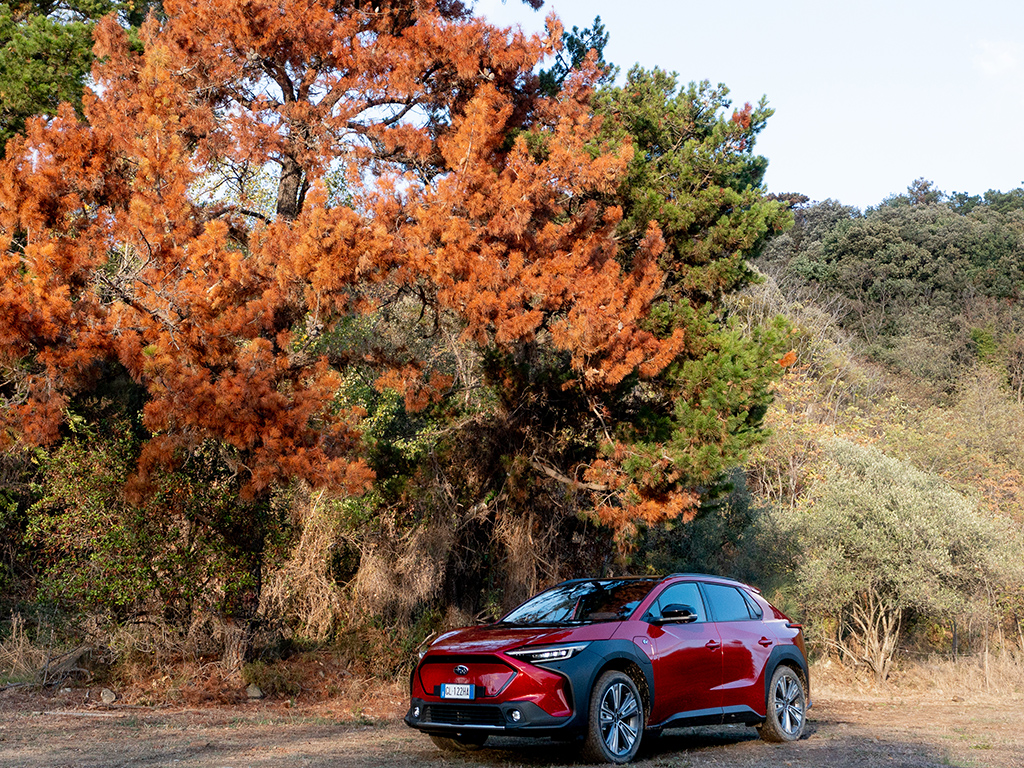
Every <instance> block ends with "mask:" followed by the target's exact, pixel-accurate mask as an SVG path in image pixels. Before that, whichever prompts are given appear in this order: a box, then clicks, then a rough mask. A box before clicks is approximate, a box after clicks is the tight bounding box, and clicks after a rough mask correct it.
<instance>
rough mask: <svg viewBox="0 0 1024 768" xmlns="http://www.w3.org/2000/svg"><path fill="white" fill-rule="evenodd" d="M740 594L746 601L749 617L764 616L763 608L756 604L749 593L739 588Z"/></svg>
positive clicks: (757, 617)
mask: <svg viewBox="0 0 1024 768" xmlns="http://www.w3.org/2000/svg"><path fill="white" fill-rule="evenodd" d="M740 594H741V595H743V599H744V600H746V601H747V610H749V611H750V617H751V618H752V619H760V618H761V617H762V616H764V610H763V609H762V608H761V606H760V605H758V604H757V601H756V600H755V599H754V598H752V597H751V596H750V594H749V593H747V592H746V591H744V590H742V589H741V590H740Z"/></svg>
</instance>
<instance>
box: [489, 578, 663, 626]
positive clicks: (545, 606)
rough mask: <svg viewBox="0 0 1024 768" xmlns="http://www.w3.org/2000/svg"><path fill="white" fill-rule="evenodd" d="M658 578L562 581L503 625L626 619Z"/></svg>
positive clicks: (508, 617) (513, 613) (514, 613)
mask: <svg viewBox="0 0 1024 768" xmlns="http://www.w3.org/2000/svg"><path fill="white" fill-rule="evenodd" d="M657 583H658V579H593V580H590V581H574V582H570V583H568V584H559V585H558V586H557V587H552V588H551V589H549V590H547V591H546V592H541V593H540V594H539V595H537V596H536V597H534V598H532V599H530V600H528V601H526V602H525V603H523V604H522V605H521V606H519V607H518V608H516V609H515V610H513V611H512V612H511V613H509V614H508V615H507V616H505V617H504V618H503V619H502V620H501V621H500V622H499V623H500V624H519V625H523V624H577V623H579V624H585V623H590V622H596V621H623V620H625V619H627V618H629V616H630V614H632V613H633V611H635V610H636V607H637V606H638V605H640V601H641V600H643V599H644V597H646V596H647V593H648V592H650V591H651V589H652V588H653V587H654V585H655V584H657Z"/></svg>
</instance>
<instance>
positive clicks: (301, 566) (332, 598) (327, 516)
mask: <svg viewBox="0 0 1024 768" xmlns="http://www.w3.org/2000/svg"><path fill="white" fill-rule="evenodd" d="M323 496H324V494H323V493H320V494H319V495H318V496H317V497H316V498H315V499H312V500H310V503H309V507H308V509H307V510H306V511H305V513H304V514H303V515H302V518H303V519H302V535H301V537H300V538H299V541H298V544H297V545H296V546H295V549H294V550H293V551H292V553H291V556H290V557H289V558H288V560H287V562H285V563H284V565H283V566H281V568H279V569H277V570H275V571H274V572H272V573H270V574H268V579H267V582H266V584H264V587H263V592H262V595H261V599H260V614H261V615H263V616H294V617H296V618H297V620H298V622H299V623H298V625H297V626H296V628H295V629H296V631H297V632H298V633H299V634H300V635H302V636H303V637H305V638H309V639H310V640H315V641H322V640H324V639H326V638H327V637H329V636H330V635H331V634H333V633H334V632H335V631H336V630H337V629H338V627H339V626H340V623H341V621H342V620H343V618H344V615H345V608H346V605H345V598H344V595H343V593H342V590H341V588H340V587H339V586H338V585H337V584H336V583H335V582H334V581H333V580H332V579H331V578H330V575H329V574H328V569H327V567H326V564H327V562H328V560H329V558H330V554H331V549H332V547H334V546H335V545H336V543H337V539H338V524H337V520H336V518H335V515H333V514H332V512H331V509H330V506H329V505H325V504H323Z"/></svg>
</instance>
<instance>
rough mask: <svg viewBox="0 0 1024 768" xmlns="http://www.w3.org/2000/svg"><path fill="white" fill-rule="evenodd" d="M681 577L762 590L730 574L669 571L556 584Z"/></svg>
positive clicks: (663, 579) (599, 577)
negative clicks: (731, 576)
mask: <svg viewBox="0 0 1024 768" xmlns="http://www.w3.org/2000/svg"><path fill="white" fill-rule="evenodd" d="M679 578H687V579H702V580H708V581H719V582H724V583H727V584H734V585H736V586H737V587H743V588H744V589H750V590H753V591H754V592H758V593H760V591H761V590H759V589H758V588H757V587H752V586H750V585H749V584H745V583H743V582H742V581H737V580H736V579H731V578H729V577H728V576H716V575H715V574H713V573H669V574H666V575H652V576H585V577H583V578H579V579H566V580H565V581H562V582H559V583H558V584H557V585H556V586H561V585H562V584H582V583H584V582H587V581H634V580H635V581H642V580H647V581H656V582H662V581H668V580H669V579H679Z"/></svg>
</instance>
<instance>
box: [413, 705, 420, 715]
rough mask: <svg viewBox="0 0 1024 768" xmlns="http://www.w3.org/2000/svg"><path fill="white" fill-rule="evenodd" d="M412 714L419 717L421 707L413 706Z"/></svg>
mask: <svg viewBox="0 0 1024 768" xmlns="http://www.w3.org/2000/svg"><path fill="white" fill-rule="evenodd" d="M412 716H413V717H419V716H420V708H419V707H413V708H412Z"/></svg>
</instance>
